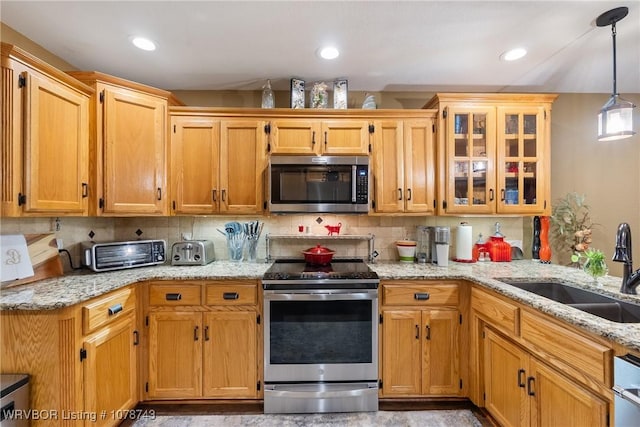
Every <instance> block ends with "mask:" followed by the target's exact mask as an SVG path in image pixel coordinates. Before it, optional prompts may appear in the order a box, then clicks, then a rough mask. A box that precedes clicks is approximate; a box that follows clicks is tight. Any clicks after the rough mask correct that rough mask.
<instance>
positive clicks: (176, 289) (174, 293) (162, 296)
mask: <svg viewBox="0 0 640 427" xmlns="http://www.w3.org/2000/svg"><path fill="white" fill-rule="evenodd" d="M149 304H150V305H163V306H180V305H200V304H202V286H201V285H200V284H199V283H198V284H189V283H185V284H182V283H181V284H175V283H172V284H166V285H161V284H155V283H152V284H150V285H149Z"/></svg>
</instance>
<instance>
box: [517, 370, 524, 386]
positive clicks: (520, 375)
mask: <svg viewBox="0 0 640 427" xmlns="http://www.w3.org/2000/svg"><path fill="white" fill-rule="evenodd" d="M524 374H525V372H524V369H518V387H522V388H524Z"/></svg>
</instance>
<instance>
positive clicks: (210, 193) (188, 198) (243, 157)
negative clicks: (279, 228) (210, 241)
mask: <svg viewBox="0 0 640 427" xmlns="http://www.w3.org/2000/svg"><path fill="white" fill-rule="evenodd" d="M171 132H172V133H171V159H172V160H171V161H172V163H171V188H172V191H171V200H172V202H171V210H172V213H173V214H176V215H194V214H215V213H225V214H260V213H262V211H263V209H264V174H265V169H266V148H265V142H264V121H262V120H253V119H234V118H225V117H224V116H211V115H182V114H179V113H172V115H171Z"/></svg>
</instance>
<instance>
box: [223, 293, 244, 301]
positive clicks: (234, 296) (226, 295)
mask: <svg viewBox="0 0 640 427" xmlns="http://www.w3.org/2000/svg"><path fill="white" fill-rule="evenodd" d="M222 298H223V299H238V298H240V295H239V294H238V293H237V292H225V293H223V294H222Z"/></svg>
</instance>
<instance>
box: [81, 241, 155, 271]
mask: <svg viewBox="0 0 640 427" xmlns="http://www.w3.org/2000/svg"><path fill="white" fill-rule="evenodd" d="M166 249H167V244H166V242H165V241H164V240H134V241H129V242H108V243H96V242H83V243H82V250H83V252H84V256H83V257H82V264H83V265H85V266H87V267H89V268H90V269H92V270H93V271H110V270H120V269H124V268H133V267H143V266H147V265H156V264H163V263H164V262H165V253H166Z"/></svg>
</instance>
